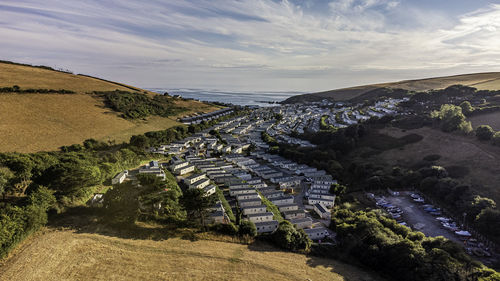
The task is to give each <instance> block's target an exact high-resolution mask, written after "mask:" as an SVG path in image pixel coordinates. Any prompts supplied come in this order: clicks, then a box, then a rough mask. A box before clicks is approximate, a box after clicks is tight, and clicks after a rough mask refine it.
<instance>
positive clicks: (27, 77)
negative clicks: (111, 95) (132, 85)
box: [0, 63, 140, 93]
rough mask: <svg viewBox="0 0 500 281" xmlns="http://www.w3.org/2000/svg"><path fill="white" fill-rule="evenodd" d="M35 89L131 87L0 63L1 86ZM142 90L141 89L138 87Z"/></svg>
mask: <svg viewBox="0 0 500 281" xmlns="http://www.w3.org/2000/svg"><path fill="white" fill-rule="evenodd" d="M14 85H18V86H19V87H21V88H33V89H54V90H59V89H65V90H71V91H74V92H77V93H87V92H92V91H114V90H123V91H130V90H131V89H129V88H126V87H123V86H120V85H118V84H114V83H110V82H105V81H102V80H99V79H95V78H91V77H86V76H81V75H73V74H68V73H63V72H58V71H52V70H48V69H43V68H38V67H30V66H23V65H16V64H6V63H0V87H12V86H14ZM138 90H140V89H138Z"/></svg>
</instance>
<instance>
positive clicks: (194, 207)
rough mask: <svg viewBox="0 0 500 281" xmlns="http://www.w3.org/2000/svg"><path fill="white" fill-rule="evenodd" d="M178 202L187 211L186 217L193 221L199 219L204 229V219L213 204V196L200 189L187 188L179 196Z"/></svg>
mask: <svg viewBox="0 0 500 281" xmlns="http://www.w3.org/2000/svg"><path fill="white" fill-rule="evenodd" d="M180 202H181V204H182V206H183V207H184V209H185V210H186V212H187V215H188V219H190V220H192V221H193V222H194V221H197V220H200V223H201V226H202V227H203V229H206V219H207V216H208V215H209V214H210V211H211V210H210V208H212V207H213V206H214V205H215V197H214V196H207V194H206V192H205V191H204V190H202V189H198V188H189V189H187V190H186V191H185V192H184V194H183V195H182V197H181V198H180Z"/></svg>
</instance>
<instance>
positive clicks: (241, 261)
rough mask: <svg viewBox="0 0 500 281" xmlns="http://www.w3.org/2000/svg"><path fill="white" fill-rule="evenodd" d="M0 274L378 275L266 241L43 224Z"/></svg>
mask: <svg viewBox="0 0 500 281" xmlns="http://www.w3.org/2000/svg"><path fill="white" fill-rule="evenodd" d="M0 280H11V281H16V280H19V281H21V280H22V281H30V280H44V281H46V280H58V281H59V280H315V281H316V280H331V281H334V280H353V281H354V280H366V281H369V280H380V279H375V277H373V274H370V273H367V272H365V271H363V270H360V269H359V268H356V267H354V266H351V265H348V264H345V263H341V262H338V261H335V260H329V259H322V258H315V257H307V256H305V255H301V254H294V253H289V252H282V251H279V250H277V249H275V248H273V247H271V246H269V245H267V244H258V245H251V246H248V245H244V244H237V243H228V242H218V241H208V240H198V241H190V240H185V239H181V238H170V239H167V240H162V241H153V240H141V239H124V238H118V237H115V236H107V235H102V234H94V233H77V232H75V231H74V230H67V229H66V230H64V229H63V230H56V229H50V228H49V229H46V230H43V231H41V232H39V233H37V234H35V235H33V236H32V237H30V238H28V239H27V240H26V241H25V242H23V243H22V245H21V246H19V247H18V248H17V249H16V250H15V251H14V252H13V253H12V254H11V255H10V257H8V258H7V259H6V260H4V261H3V262H0Z"/></svg>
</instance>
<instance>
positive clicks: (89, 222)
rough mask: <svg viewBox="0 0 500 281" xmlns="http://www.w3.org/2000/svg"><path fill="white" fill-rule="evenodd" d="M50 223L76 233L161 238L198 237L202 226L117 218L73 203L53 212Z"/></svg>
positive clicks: (55, 227) (137, 238)
mask: <svg viewBox="0 0 500 281" xmlns="http://www.w3.org/2000/svg"><path fill="white" fill-rule="evenodd" d="M47 226H48V227H51V228H54V229H70V230H73V231H75V233H80V234H83V233H87V234H99V235H104V236H109V237H117V238H123V239H132V240H153V241H162V240H167V239H170V238H180V239H183V240H189V241H197V240H199V238H198V235H197V234H198V233H200V230H198V229H196V228H193V227H189V226H188V225H175V224H159V223H154V224H152V223H145V222H127V221H115V220H112V219H110V218H108V217H107V216H105V214H104V212H103V211H102V210H100V209H99V208H89V207H73V208H69V209H67V210H66V211H65V212H64V213H61V214H52V215H51V216H50V220H49V223H48V224H47Z"/></svg>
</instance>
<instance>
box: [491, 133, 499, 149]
mask: <svg viewBox="0 0 500 281" xmlns="http://www.w3.org/2000/svg"><path fill="white" fill-rule="evenodd" d="M492 139H493V144H494V145H499V146H500V132H496V133H494V134H493V137H492Z"/></svg>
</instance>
